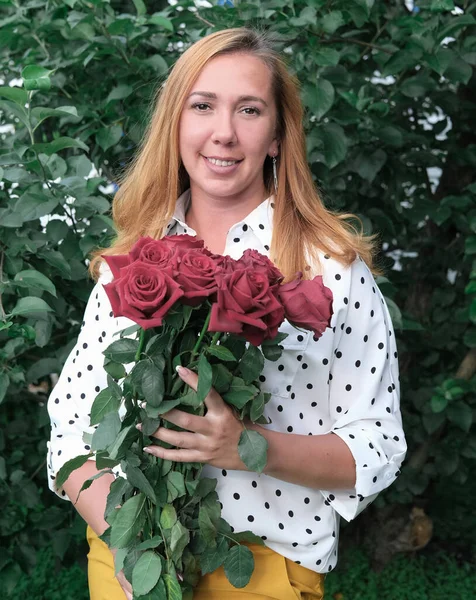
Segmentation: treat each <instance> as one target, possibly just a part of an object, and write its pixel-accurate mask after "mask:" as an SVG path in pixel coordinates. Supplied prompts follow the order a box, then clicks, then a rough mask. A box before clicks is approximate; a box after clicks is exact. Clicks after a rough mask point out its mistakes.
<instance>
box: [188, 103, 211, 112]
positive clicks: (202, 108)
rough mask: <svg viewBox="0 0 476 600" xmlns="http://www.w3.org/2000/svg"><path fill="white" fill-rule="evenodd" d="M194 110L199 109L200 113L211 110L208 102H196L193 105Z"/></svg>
mask: <svg viewBox="0 0 476 600" xmlns="http://www.w3.org/2000/svg"><path fill="white" fill-rule="evenodd" d="M192 108H195V109H197V110H198V112H206V111H207V109H209V108H210V105H209V104H207V103H206V102H195V104H192Z"/></svg>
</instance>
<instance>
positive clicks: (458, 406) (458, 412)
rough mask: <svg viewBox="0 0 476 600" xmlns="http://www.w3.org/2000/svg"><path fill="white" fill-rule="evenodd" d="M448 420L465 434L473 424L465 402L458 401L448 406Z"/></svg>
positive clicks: (471, 414)
mask: <svg viewBox="0 0 476 600" xmlns="http://www.w3.org/2000/svg"><path fill="white" fill-rule="evenodd" d="M447 415H448V419H449V420H450V421H451V422H452V423H454V424H455V425H458V427H460V428H461V429H462V430H463V431H466V433H468V432H469V430H470V429H471V425H472V424H473V411H472V409H471V407H470V406H468V405H467V404H466V402H463V401H461V400H460V401H458V402H454V403H453V404H450V405H449V406H448V410H447Z"/></svg>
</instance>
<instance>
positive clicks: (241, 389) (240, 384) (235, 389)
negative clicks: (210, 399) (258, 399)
mask: <svg viewBox="0 0 476 600" xmlns="http://www.w3.org/2000/svg"><path fill="white" fill-rule="evenodd" d="M258 391H259V390H258V388H257V387H255V386H254V385H246V384H245V382H244V380H243V379H242V378H241V377H233V379H232V381H231V384H230V387H229V389H228V391H227V392H226V393H225V394H223V399H224V400H225V402H228V404H232V405H233V406H236V408H243V406H244V405H245V404H246V403H247V402H248V400H251V399H252V398H254V396H255V395H256V394H257V393H258Z"/></svg>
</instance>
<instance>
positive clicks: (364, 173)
mask: <svg viewBox="0 0 476 600" xmlns="http://www.w3.org/2000/svg"><path fill="white" fill-rule="evenodd" d="M386 162H387V154H386V153H385V152H384V151H383V150H381V149H380V148H379V149H378V150H375V152H372V153H371V154H370V153H363V152H362V153H360V154H359V155H358V156H357V157H356V159H355V160H354V164H353V169H354V170H355V172H356V173H358V174H359V175H360V176H361V177H362V178H363V179H366V180H367V181H369V182H372V181H373V180H374V179H375V177H376V176H377V173H378V172H379V171H380V169H381V168H382V167H383V165H384V164H385V163H386Z"/></svg>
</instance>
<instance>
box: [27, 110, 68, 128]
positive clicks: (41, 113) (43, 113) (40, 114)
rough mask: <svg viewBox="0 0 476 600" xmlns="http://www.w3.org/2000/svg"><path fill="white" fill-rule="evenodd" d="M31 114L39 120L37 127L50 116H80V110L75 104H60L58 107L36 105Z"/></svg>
mask: <svg viewBox="0 0 476 600" xmlns="http://www.w3.org/2000/svg"><path fill="white" fill-rule="evenodd" d="M31 116H32V117H33V118H35V119H36V120H37V123H36V126H35V129H36V127H38V125H39V124H40V123H42V122H43V121H44V120H45V119H48V118H49V117H76V118H79V117H78V111H77V109H76V107H75V106H58V107H57V108H46V107H45V106H36V107H35V108H33V109H32V111H31Z"/></svg>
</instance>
